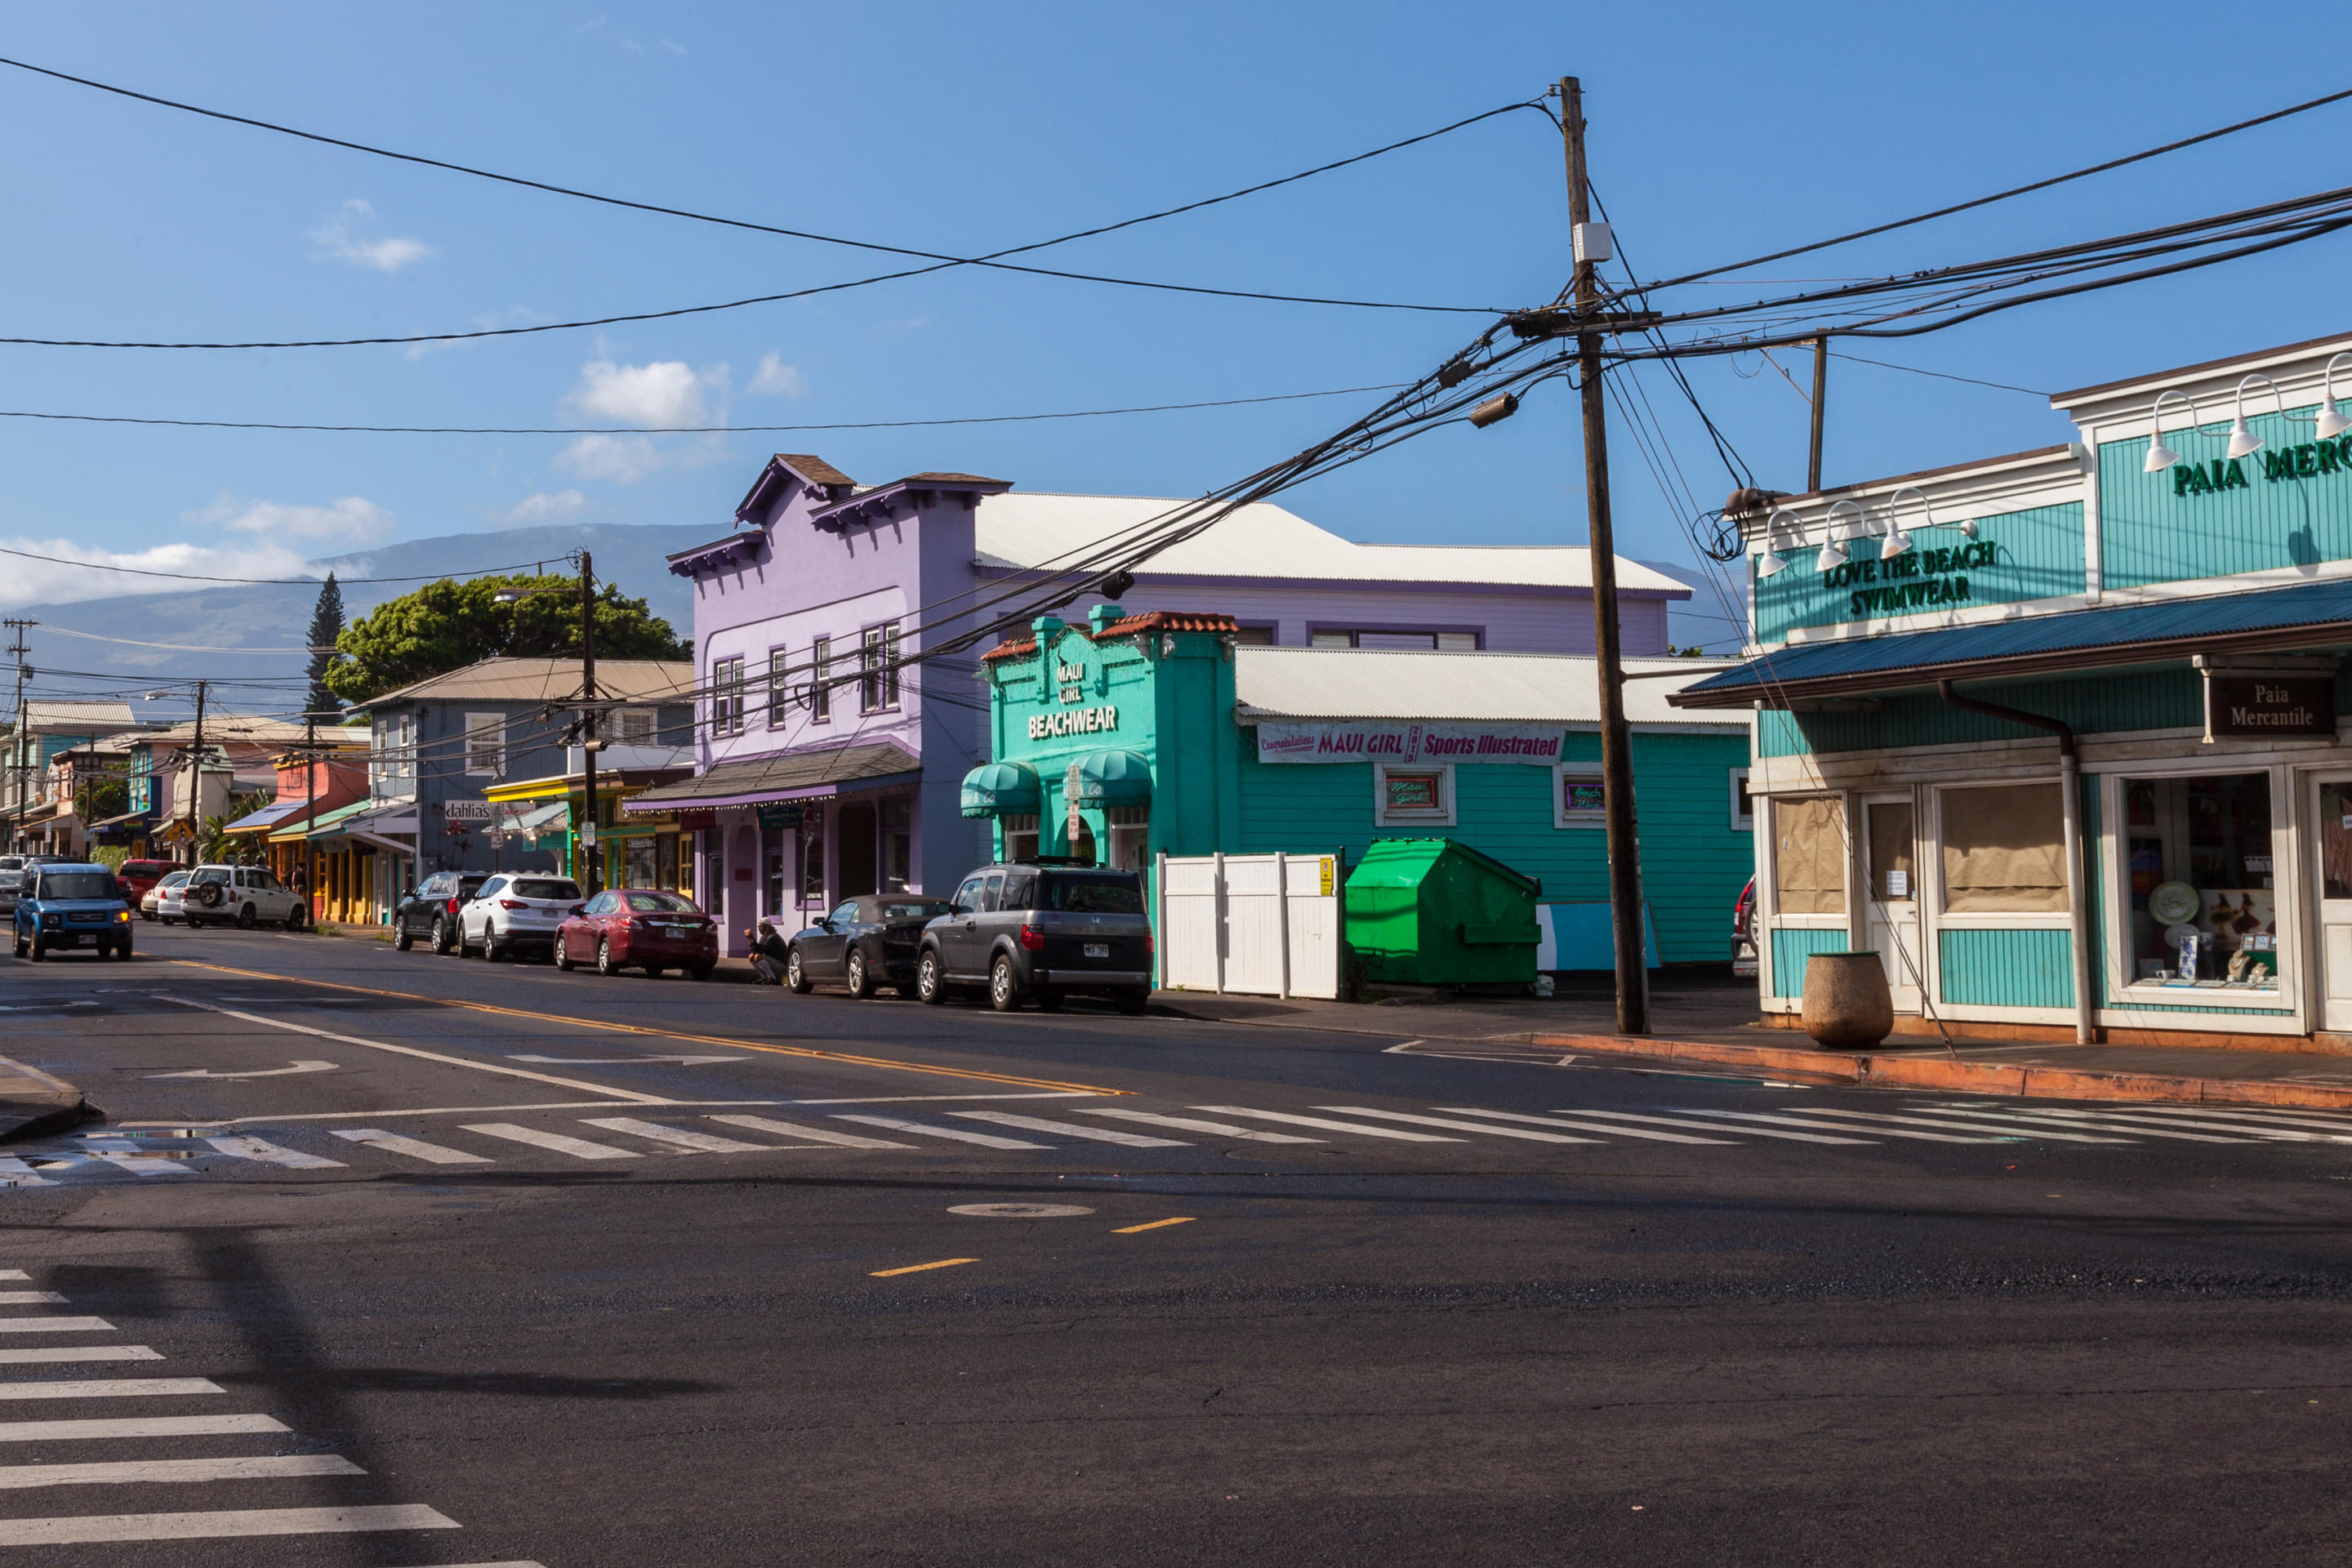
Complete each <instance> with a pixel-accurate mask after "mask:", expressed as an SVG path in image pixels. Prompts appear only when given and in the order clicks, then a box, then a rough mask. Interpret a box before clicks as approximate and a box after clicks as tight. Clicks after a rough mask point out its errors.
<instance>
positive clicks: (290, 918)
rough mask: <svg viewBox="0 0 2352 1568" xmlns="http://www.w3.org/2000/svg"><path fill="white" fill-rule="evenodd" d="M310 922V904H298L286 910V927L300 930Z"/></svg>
mask: <svg viewBox="0 0 2352 1568" xmlns="http://www.w3.org/2000/svg"><path fill="white" fill-rule="evenodd" d="M309 924H310V905H308V904H297V905H295V906H294V907H293V908H292V909H290V910H287V911H286V929H287V930H288V931H300V930H302V929H303V928H304V927H305V926H308V925H309Z"/></svg>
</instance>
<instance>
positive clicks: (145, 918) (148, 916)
mask: <svg viewBox="0 0 2352 1568" xmlns="http://www.w3.org/2000/svg"><path fill="white" fill-rule="evenodd" d="M139 918H140V919H141V920H142V921H152V920H153V919H154V918H155V917H154V916H153V915H151V914H149V913H148V912H147V911H146V910H140V911H139Z"/></svg>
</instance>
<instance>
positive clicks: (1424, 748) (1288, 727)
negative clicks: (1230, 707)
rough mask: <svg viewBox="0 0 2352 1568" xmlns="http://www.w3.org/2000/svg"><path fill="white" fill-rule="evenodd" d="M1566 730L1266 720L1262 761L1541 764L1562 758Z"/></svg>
mask: <svg viewBox="0 0 2352 1568" xmlns="http://www.w3.org/2000/svg"><path fill="white" fill-rule="evenodd" d="M1559 749H1560V731H1559V726H1558V725H1546V724H1454V723H1447V722H1444V721H1426V720H1424V721H1397V720H1360V719H1335V720H1328V721H1318V722H1312V723H1280V724H1276V723H1262V724H1260V725H1259V726H1258V727H1257V760H1258V761H1259V762H1261V763H1546V764H1549V763H1556V762H1558V761H1559Z"/></svg>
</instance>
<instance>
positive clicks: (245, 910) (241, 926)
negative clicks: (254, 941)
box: [236, 904, 260, 931]
mask: <svg viewBox="0 0 2352 1568" xmlns="http://www.w3.org/2000/svg"><path fill="white" fill-rule="evenodd" d="M259 923H260V922H259V921H257V920H255V919H254V915H253V906H252V905H251V904H242V905H239V906H238V908H237V911H236V929H237V930H239V931H251V930H252V929H253V928H254V927H255V926H256V925H257V924H259Z"/></svg>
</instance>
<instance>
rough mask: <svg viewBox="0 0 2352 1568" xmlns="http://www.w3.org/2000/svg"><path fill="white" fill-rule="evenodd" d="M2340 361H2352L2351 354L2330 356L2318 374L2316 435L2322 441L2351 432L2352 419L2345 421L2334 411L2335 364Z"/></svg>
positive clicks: (2344, 418)
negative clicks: (2317, 426) (2318, 391)
mask: <svg viewBox="0 0 2352 1568" xmlns="http://www.w3.org/2000/svg"><path fill="white" fill-rule="evenodd" d="M2340 359H2352V353H2340V354H2333V355H2330V356H2329V358H2328V361H2327V368H2326V370H2324V371H2322V372H2320V373H2319V374H2320V395H2319V431H2318V435H2319V438H2320V439H2321V440H2323V441H2326V440H2330V439H2332V438H2334V437H2337V436H2341V435H2343V434H2344V432H2346V431H2347V430H2352V419H2347V418H2346V417H2344V416H2343V415H2341V414H2338V413H2337V412H2336V361H2337V360H2340Z"/></svg>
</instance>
